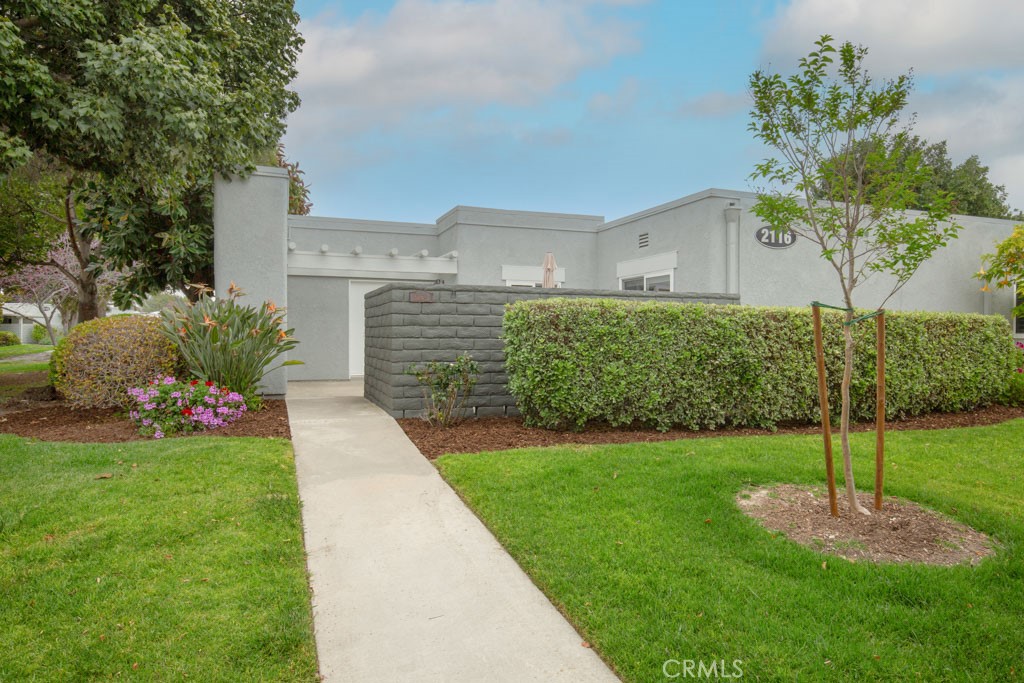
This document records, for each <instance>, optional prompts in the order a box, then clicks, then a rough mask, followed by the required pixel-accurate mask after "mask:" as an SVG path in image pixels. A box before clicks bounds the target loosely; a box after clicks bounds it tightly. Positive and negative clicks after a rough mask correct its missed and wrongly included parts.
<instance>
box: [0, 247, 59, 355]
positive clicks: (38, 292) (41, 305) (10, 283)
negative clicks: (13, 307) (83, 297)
mask: <svg viewBox="0 0 1024 683" xmlns="http://www.w3.org/2000/svg"><path fill="white" fill-rule="evenodd" d="M0 287H2V288H3V289H4V292H5V293H7V294H8V296H10V297H11V298H12V300H16V301H18V302H20V303H30V304H33V305H34V306H36V307H37V308H38V309H39V311H40V315H42V317H43V325H44V327H46V333H47V335H48V336H49V337H50V343H51V344H54V345H56V344H57V337H58V334H57V330H55V329H54V325H53V323H54V318H55V317H56V315H57V313H58V312H59V311H61V310H66V306H62V304H65V302H66V301H67V299H68V298H69V297H70V296H71V294H72V285H71V284H70V283H69V282H68V280H67V279H66V278H65V277H63V275H61V273H60V272H59V271H57V270H55V269H53V268H48V267H46V266H25V267H24V268H22V269H21V270H20V271H18V272H17V273H14V274H11V275H5V276H3V277H2V278H0Z"/></svg>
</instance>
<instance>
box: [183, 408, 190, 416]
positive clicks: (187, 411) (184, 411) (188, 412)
mask: <svg viewBox="0 0 1024 683" xmlns="http://www.w3.org/2000/svg"><path fill="white" fill-rule="evenodd" d="M181 414H182V415H184V416H185V417H192V409H191V408H182V409H181Z"/></svg>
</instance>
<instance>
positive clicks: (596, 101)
mask: <svg viewBox="0 0 1024 683" xmlns="http://www.w3.org/2000/svg"><path fill="white" fill-rule="evenodd" d="M641 92H642V88H641V87H640V81H639V80H637V79H636V78H635V77H632V76H630V77H628V78H624V79H622V81H621V82H620V83H619V84H618V86H617V87H616V88H615V89H614V90H612V91H610V92H599V93H596V94H594V95H593V96H592V97H591V98H590V100H589V101H588V102H587V111H588V112H589V113H590V114H591V115H592V116H595V117H597V118H598V119H603V120H608V121H615V120H620V119H623V118H625V117H626V116H628V115H629V114H631V113H632V112H633V109H634V107H636V103H637V100H639V98H640V95H641Z"/></svg>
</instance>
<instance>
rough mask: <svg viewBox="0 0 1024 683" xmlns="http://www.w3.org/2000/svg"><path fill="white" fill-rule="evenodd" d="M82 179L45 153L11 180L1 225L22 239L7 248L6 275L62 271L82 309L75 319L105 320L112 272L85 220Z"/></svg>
mask: <svg viewBox="0 0 1024 683" xmlns="http://www.w3.org/2000/svg"><path fill="white" fill-rule="evenodd" d="M82 177H83V176H81V175H79V174H76V173H75V172H73V171H71V170H69V169H67V167H65V166H62V165H60V164H58V163H56V162H54V161H53V160H51V159H46V158H45V157H43V156H42V155H40V154H36V155H34V156H33V157H32V158H31V159H30V160H29V162H28V163H27V164H25V165H23V166H21V167H19V168H17V169H14V170H13V171H11V172H9V173H8V174H7V175H6V177H5V178H4V179H3V182H2V183H0V226H6V227H4V228H2V230H3V231H4V232H8V231H10V232H13V233H16V234H19V235H20V237H17V238H15V239H14V240H13V241H12V243H11V245H9V246H7V247H5V248H4V257H3V262H2V264H0V265H2V267H0V272H6V273H17V272H19V271H20V270H21V269H23V268H25V267H32V266H42V267H46V268H51V269H54V270H57V271H60V272H61V273H62V276H63V277H65V278H66V279H67V280H68V281H69V282H70V283H71V284H72V285H73V286H74V288H75V291H76V293H75V297H74V301H75V302H77V306H78V310H77V311H76V312H75V313H74V314H73V315H72V316H70V317H71V318H75V319H78V320H89V319H91V318H95V317H98V316H101V315H103V311H104V308H105V305H104V304H103V302H102V301H101V299H100V287H101V280H103V279H104V274H105V272H106V270H107V268H106V265H105V263H104V260H103V259H102V257H101V255H100V249H99V246H100V245H99V243H98V242H97V241H96V240H95V239H94V238H93V237H91V236H90V235H89V234H88V232H87V230H86V228H85V224H84V223H83V221H82V216H81V207H80V205H79V202H78V200H77V198H78V195H79V191H80V190H79V187H78V183H79V182H80V180H81V178H82ZM55 244H56V245H57V246H56V248H55V247H54V245H55ZM72 260H73V263H72ZM109 279H110V278H107V280H108V281H109ZM66 318H67V316H65V319H66Z"/></svg>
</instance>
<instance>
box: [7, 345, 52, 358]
mask: <svg viewBox="0 0 1024 683" xmlns="http://www.w3.org/2000/svg"><path fill="white" fill-rule="evenodd" d="M51 350H53V347H52V346H48V345H45V344H15V345H14V346H0V359H3V358H13V357H14V356H24V355H27V354H30V353H42V352H43V351H51Z"/></svg>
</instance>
